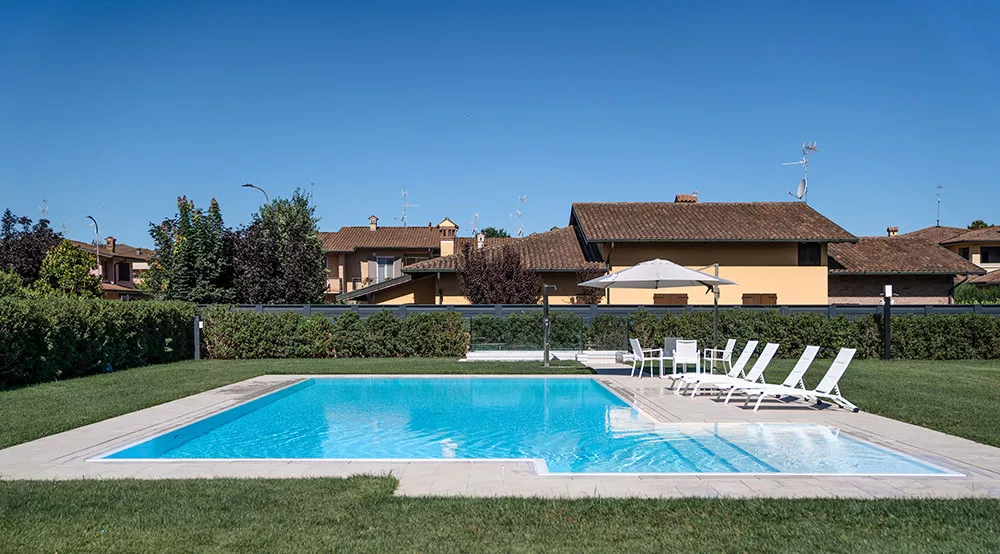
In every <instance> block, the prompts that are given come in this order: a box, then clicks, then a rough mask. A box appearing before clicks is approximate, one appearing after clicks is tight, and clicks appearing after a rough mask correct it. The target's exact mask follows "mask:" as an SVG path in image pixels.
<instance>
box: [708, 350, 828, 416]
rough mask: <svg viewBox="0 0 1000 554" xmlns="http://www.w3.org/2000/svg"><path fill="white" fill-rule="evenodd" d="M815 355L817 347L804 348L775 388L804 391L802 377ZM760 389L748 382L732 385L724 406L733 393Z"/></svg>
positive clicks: (757, 385)
mask: <svg viewBox="0 0 1000 554" xmlns="http://www.w3.org/2000/svg"><path fill="white" fill-rule="evenodd" d="M817 354H819V347H818V346H806V349H805V350H804V351H803V352H802V355H801V356H799V361H797V362H795V367H793V368H792V371H791V372H790V373H789V374H788V377H785V380H784V381H782V383H781V385H777V386H781V387H792V388H797V389H799V390H806V384H805V383H803V382H802V376H803V375H805V374H806V370H807V369H809V366H810V365H812V363H813V360H815V359H816V355H817ZM760 388H761V386H760V384H758V383H749V382H748V383H744V384H740V385H734V386H732V387H730V388H729V394H727V395H726V404H729V400H730V399H731V398H732V397H733V393H734V392H742V391H746V390H748V389H756V390H760Z"/></svg>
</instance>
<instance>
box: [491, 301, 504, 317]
mask: <svg viewBox="0 0 1000 554" xmlns="http://www.w3.org/2000/svg"><path fill="white" fill-rule="evenodd" d="M493 315H494V316H496V317H499V318H501V319H502V318H503V304H494V305H493Z"/></svg>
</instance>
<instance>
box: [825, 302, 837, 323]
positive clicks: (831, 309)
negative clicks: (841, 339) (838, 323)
mask: <svg viewBox="0 0 1000 554" xmlns="http://www.w3.org/2000/svg"><path fill="white" fill-rule="evenodd" d="M835 317H837V306H836V305H835V304H830V305H829V306H827V307H826V318H827V319H833V318H835Z"/></svg>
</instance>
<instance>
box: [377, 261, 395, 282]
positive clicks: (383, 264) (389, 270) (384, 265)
mask: <svg viewBox="0 0 1000 554" xmlns="http://www.w3.org/2000/svg"><path fill="white" fill-rule="evenodd" d="M377 260H378V272H377V273H376V274H375V275H376V277H375V282H376V283H381V282H382V281H388V280H389V279H392V278H393V277H394V275H393V270H394V267H393V265H394V262H395V261H396V260H395V258H388V257H385V258H383V257H382V256H379V257H378V258H377Z"/></svg>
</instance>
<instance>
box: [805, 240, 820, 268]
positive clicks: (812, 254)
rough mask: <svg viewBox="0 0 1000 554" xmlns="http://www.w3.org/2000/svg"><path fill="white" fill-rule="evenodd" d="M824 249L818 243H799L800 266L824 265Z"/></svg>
mask: <svg viewBox="0 0 1000 554" xmlns="http://www.w3.org/2000/svg"><path fill="white" fill-rule="evenodd" d="M822 253H823V247H822V246H821V245H820V244H819V243H818V242H800V243H799V265H803V266H815V265H823V263H822V262H823V260H822V258H823V256H822Z"/></svg>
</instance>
